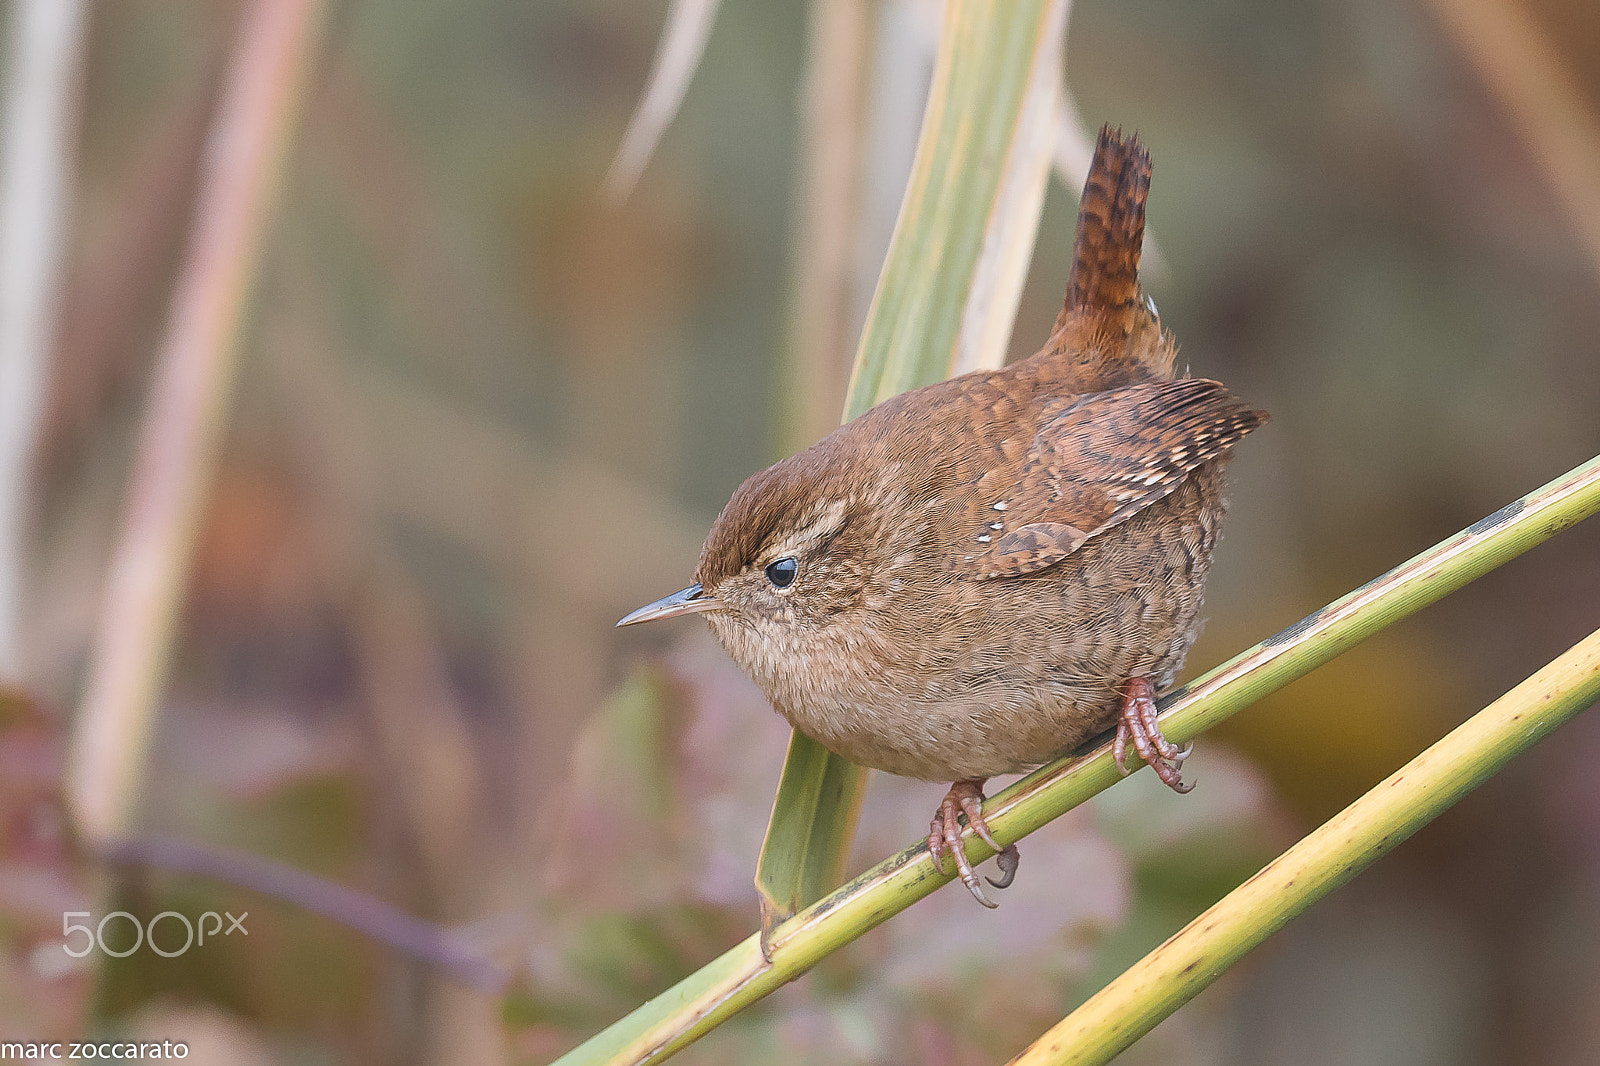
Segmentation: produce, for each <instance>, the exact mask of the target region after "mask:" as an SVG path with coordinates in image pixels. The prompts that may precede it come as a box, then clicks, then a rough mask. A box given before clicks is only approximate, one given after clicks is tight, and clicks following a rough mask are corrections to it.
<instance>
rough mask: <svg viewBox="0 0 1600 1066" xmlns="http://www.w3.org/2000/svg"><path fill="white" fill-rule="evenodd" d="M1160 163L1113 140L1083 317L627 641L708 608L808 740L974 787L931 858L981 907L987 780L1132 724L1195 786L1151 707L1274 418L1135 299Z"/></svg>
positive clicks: (868, 459) (1069, 318)
mask: <svg viewBox="0 0 1600 1066" xmlns="http://www.w3.org/2000/svg"><path fill="white" fill-rule="evenodd" d="M1149 188H1150V156H1149V154H1148V153H1147V152H1146V151H1145V150H1144V148H1143V146H1142V145H1141V144H1140V143H1139V139H1138V137H1137V135H1134V136H1130V137H1128V138H1127V139H1124V138H1123V137H1122V135H1121V133H1120V131H1118V132H1113V131H1112V130H1111V129H1110V128H1109V127H1108V128H1105V129H1102V130H1101V131H1100V137H1099V140H1098V143H1097V144H1096V146H1095V153H1094V161H1093V163H1092V165H1091V167H1090V170H1089V177H1088V180H1087V181H1086V183H1085V185H1084V190H1083V199H1082V201H1081V204H1080V207H1079V212H1078V228H1077V238H1076V241H1075V243H1074V246H1073V252H1072V272H1071V280H1070V282H1069V285H1068V290H1067V297H1066V305H1065V307H1064V308H1063V309H1062V311H1061V313H1060V314H1059V315H1058V316H1057V318H1056V322H1055V326H1054V328H1053V329H1052V330H1051V333H1050V337H1049V339H1048V340H1047V341H1046V342H1045V345H1044V347H1043V348H1042V349H1041V350H1040V351H1039V352H1038V353H1037V354H1035V355H1033V356H1030V357H1029V358H1027V359H1024V360H1021V361H1020V362H1017V363H1013V364H1012V365H1010V366H1007V367H1005V368H1003V369H1001V370H991V371H977V372H974V373H970V374H964V375H962V376H960V377H957V378H953V379H951V380H949V381H944V382H940V383H939V384H936V385H929V386H927V387H926V388H920V389H916V390H914V391H912V392H908V393H904V394H902V395H900V396H896V397H894V398H892V399H889V400H885V401H884V402H883V403H880V404H879V405H878V406H876V407H874V408H873V409H872V410H870V411H868V412H867V413H866V414H864V415H862V416H861V417H860V418H857V419H855V420H854V421H852V422H850V423H848V424H846V425H844V426H841V427H840V428H839V429H837V430H835V431H834V432H832V433H830V434H829V435H828V436H826V437H824V438H823V439H822V440H821V441H819V442H818V443H816V444H815V445H813V446H812V447H810V448H808V449H806V450H805V451H803V452H801V453H799V454H798V455H795V456H792V457H791V458H788V459H785V460H783V461H782V462H780V463H777V464H775V465H773V466H771V467H768V468H767V469H766V470H763V471H761V472H760V473H758V474H755V475H753V476H751V477H750V478H749V479H748V480H747V481H745V482H744V484H742V485H740V486H739V488H738V489H737V490H736V491H735V492H734V494H733V497H732V499H730V500H729V501H728V505H727V506H726V507H725V508H723V511H722V514H721V515H720V516H718V518H717V520H716V522H715V524H713V526H712V527H711V532H710V535H709V536H708V537H707V538H706V543H705V547H704V549H703V550H702V551H701V554H700V564H699V568H698V570H697V571H696V573H695V583H694V584H693V585H690V586H689V587H688V588H686V589H684V590H682V591H681V592H677V593H674V594H673V595H671V596H668V597H666V598H665V599H662V600H658V601H656V602H655V603H652V604H650V605H649V606H647V607H643V608H640V609H639V610H637V611H635V612H633V613H632V614H630V615H628V616H627V617H626V618H624V619H622V621H621V622H619V623H617V624H618V625H631V624H633V623H636V622H644V621H649V620H652V619H657V618H670V617H673V616H676V615H683V614H690V613H704V615H705V617H706V620H707V622H708V623H709V624H710V626H711V629H712V632H714V633H715V634H716V636H717V639H718V640H719V641H720V642H721V643H722V645H723V647H724V648H726V649H727V651H728V654H729V655H731V656H732V657H733V658H734V660H735V661H736V662H737V663H738V664H739V666H740V667H742V668H743V669H744V671H745V672H746V673H748V674H749V675H750V677H751V678H752V679H754V681H755V682H756V684H757V685H758V686H760V688H761V690H762V691H763V692H764V693H765V694H766V695H767V697H768V698H769V699H770V700H771V701H772V705H773V707H775V708H776V709H777V711H778V712H779V713H780V714H782V715H783V716H784V717H785V718H787V719H788V720H789V721H790V723H792V724H793V725H794V727H795V728H796V729H799V730H800V731H801V732H803V733H805V734H807V735H808V736H810V737H812V738H813V739H815V740H816V741H818V742H819V743H821V744H822V745H823V746H825V747H827V748H828V749H829V750H831V751H834V752H836V753H838V754H839V755H842V756H844V757H845V758H847V759H849V760H851V761H852V762H856V763H860V764H862V765H864V766H869V767H873V768H875V769H879V770H887V771H888V772H890V773H894V774H903V775H907V776H911V777H918V778H923V779H925V780H929V781H941V782H942V781H953V782H955V783H954V784H953V785H952V786H951V788H950V790H949V793H948V794H947V795H946V796H945V798H944V800H943V801H942V802H941V803H940V805H939V809H938V812H937V813H936V814H935V816H934V819H933V823H932V825H931V827H930V832H929V834H928V847H929V849H930V851H931V852H932V853H933V859H934V862H935V864H936V865H937V866H938V867H939V869H940V870H941V871H943V869H944V860H945V857H946V856H947V855H949V856H952V857H953V858H954V860H955V865H956V867H957V869H958V870H959V871H960V875H961V880H962V882H963V883H964V884H965V885H966V886H967V888H968V890H969V891H971V893H972V894H973V896H974V897H976V898H977V899H978V901H979V902H981V903H983V904H984V905H985V906H991V907H992V906H994V904H993V903H992V902H991V901H990V900H989V899H988V898H987V897H986V896H985V894H984V892H983V889H982V887H981V886H980V885H979V882H978V878H977V876H976V875H975V874H974V873H973V870H972V867H971V864H970V862H969V861H968V859H967V855H966V851H965V849H964V848H963V847H962V846H961V841H960V834H961V824H960V819H961V816H962V815H965V817H966V820H967V823H968V824H969V825H970V826H971V827H972V829H973V831H974V832H976V833H977V834H978V835H979V836H981V837H982V838H983V839H984V840H985V841H987V842H988V843H989V844H990V846H992V847H994V848H995V849H996V850H997V851H999V852H1000V856H999V862H1000V869H1001V873H1002V879H1001V880H998V881H994V880H991V884H994V885H995V886H996V887H999V888H1004V887H1005V886H1006V885H1008V884H1010V883H1011V879H1012V877H1013V876H1014V875H1015V872H1016V866H1017V851H1016V847H1015V845H1012V846H1010V847H1008V848H1005V849H1001V848H1000V846H999V844H998V843H997V842H996V841H995V840H994V838H993V836H992V835H991V834H990V831H989V827H988V824H987V823H986V822H985V821H984V817H983V798H984V797H983V791H982V789H983V784H984V782H985V780H987V779H988V778H990V777H993V776H995V775H997V774H1008V773H1015V772H1018V771H1022V770H1027V769H1031V768H1033V767H1036V766H1038V765H1040V764H1042V763H1044V762H1047V761H1049V760H1050V759H1052V758H1053V757H1055V756H1057V755H1059V754H1061V753H1063V752H1065V751H1068V750H1070V749H1072V748H1075V747H1077V746H1078V745H1080V744H1082V743H1083V742H1084V741H1085V740H1087V739H1089V738H1091V737H1093V736H1095V735H1097V734H1099V733H1101V732H1103V731H1105V730H1108V729H1110V728H1111V727H1112V726H1113V725H1115V727H1116V734H1115V738H1114V740H1113V754H1114V755H1115V757H1116V761H1117V765H1118V766H1119V767H1120V768H1122V770H1123V772H1124V773H1126V772H1127V765H1126V761H1125V760H1126V753H1127V748H1128V747H1129V746H1130V745H1131V746H1132V747H1133V749H1134V751H1135V752H1136V753H1137V754H1138V755H1139V757H1140V758H1141V759H1142V760H1143V761H1144V762H1146V763H1147V764H1148V765H1149V766H1150V767H1151V768H1152V769H1153V770H1154V771H1155V772H1156V774H1157V775H1159V776H1160V778H1161V780H1162V781H1163V782H1165V783H1166V784H1167V785H1169V786H1171V787H1172V788H1174V789H1176V790H1178V791H1180V792H1186V791H1188V788H1189V786H1187V785H1185V784H1184V782H1183V780H1182V776H1181V767H1182V763H1183V759H1184V757H1185V756H1186V755H1187V754H1188V749H1187V748H1179V747H1177V746H1176V745H1174V744H1172V743H1171V742H1169V741H1168V740H1167V739H1166V738H1165V737H1163V736H1162V734H1161V729H1160V726H1159V724H1158V722H1157V720H1156V706H1155V702H1154V700H1155V693H1156V692H1157V691H1159V690H1161V689H1162V688H1164V687H1166V686H1168V685H1170V684H1171V683H1172V679H1173V677H1174V675H1175V674H1176V673H1177V672H1178V670H1179V669H1180V668H1181V667H1182V665H1183V660H1184V656H1185V654H1187V652H1188V650H1189V645H1190V644H1191V643H1192V642H1193V641H1194V638H1195V635H1196V630H1197V623H1196V613H1197V612H1198V610H1199V608H1200V601H1201V596H1202V593H1203V592H1204V589H1205V582H1206V574H1207V571H1208V570H1209V569H1210V565H1211V552H1212V548H1213V547H1214V546H1215V544H1216V540H1217V527H1218V523H1219V521H1220V519H1221V518H1222V514H1223V511H1224V508H1225V503H1224V500H1223V496H1222V489H1223V480H1222V470H1221V467H1222V465H1223V463H1224V462H1225V461H1226V460H1227V458H1228V456H1229V452H1230V449H1231V448H1232V447H1233V445H1234V444H1235V443H1237V442H1238V440H1239V439H1240V438H1241V437H1243V436H1244V435H1245V434H1246V433H1249V432H1250V431H1251V430H1253V429H1255V428H1256V427H1257V426H1259V425H1261V424H1262V423H1263V422H1265V421H1266V419H1267V415H1266V413H1265V412H1264V411H1258V410H1255V409H1253V408H1251V407H1250V406H1248V405H1247V404H1245V403H1243V402H1241V401H1240V400H1239V399H1237V398H1236V397H1234V396H1233V395H1232V394H1231V393H1230V392H1229V391H1228V390H1227V389H1226V388H1224V387H1223V386H1222V385H1221V384H1220V383H1218V382H1215V381H1208V380H1205V379H1200V378H1188V377H1176V376H1175V375H1174V363H1175V360H1176V357H1177V346H1176V344H1175V342H1174V341H1173V338H1172V336H1171V334H1169V333H1167V332H1166V331H1164V330H1163V329H1162V327H1161V322H1160V319H1159V318H1158V316H1157V314H1156V308H1155V304H1154V303H1153V302H1152V301H1151V300H1150V299H1149V298H1148V297H1146V296H1145V294H1144V291H1143V289H1142V287H1141V286H1140V282H1139V254H1140V247H1141V245H1142V243H1143V240H1144V217H1145V200H1146V197H1147V196H1148V194H1149Z"/></svg>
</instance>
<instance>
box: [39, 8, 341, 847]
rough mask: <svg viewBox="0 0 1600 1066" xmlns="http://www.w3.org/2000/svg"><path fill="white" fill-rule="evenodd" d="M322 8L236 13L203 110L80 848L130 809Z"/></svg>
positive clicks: (91, 696)
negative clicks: (210, 116)
mask: <svg viewBox="0 0 1600 1066" xmlns="http://www.w3.org/2000/svg"><path fill="white" fill-rule="evenodd" d="M322 7H323V3H322V0H257V2H256V3H254V4H253V5H251V7H250V8H249V9H248V10H247V11H246V12H245V15H244V20H243V27H242V30H241V34H240V39H239V44H238V50H237V52H236V53H235V55H234V57H233V60H232V66H231V70H230V72H229V75H228V80H227V84H226V86H225V88H224V91H223V95H222V99H221V101H220V103H219V105H218V110H217V116H216V121H215V125H214V127H213V129H212V135H211V141H210V144H209V145H208V152H207V158H206V161H205V165H204V172H203V175H202V179H201V189H200V195H199V200H198V202H197V204H196V206H195V218H194V229H193V231H192V233H191V234H190V237H189V244H188V248H187V250H186V251H185V255H184V265H183V271H182V273H181V275H180V276H179V278H178V283H177V287H176V289H175V291H174V292H173V296H172V311H171V318H170V319H169V321H168V323H167V328H166V334H165V336H164V337H163V339H162V343H161V348H160V351H159V352H158V354H157V357H156V367H155V372H154V380H153V381H152V383H151V392H150V400H149V404H148V408H147V410H146V413H145V418H144V423H143V425H142V426H141V427H140V433H139V440H138V443H137V445H136V448H135V451H134V457H133V465H132V469H131V471H130V473H129V478H128V482H129V486H128V499H127V502H126V504H125V509H124V513H123V518H122V526H121V529H120V531H119V533H118V537H117V543H116V546H115V548H114V549H113V554H112V559H111V567H110V573H109V575H108V576H107V579H106V592H105V600H104V603H103V604H102V606H101V609H100V617H99V622H98V627H97V632H96V636H95V647H94V653H93V655H92V656H91V659H90V663H89V671H88V680H87V684H86V691H85V694H84V697H83V705H82V710H81V712H80V713H79V716H78V720H77V722H76V723H75V725H74V727H73V732H72V739H71V751H70V754H69V757H68V768H67V795H68V799H69V802H70V804H71V807H72V812H73V815H74V816H75V818H76V821H77V829H78V831H79V832H80V833H81V834H82V835H83V836H85V837H86V838H88V839H89V840H91V841H93V840H100V839H104V838H107V837H110V836H113V835H116V834H118V833H121V832H123V831H124V830H125V829H126V828H127V826H128V824H129V823H130V821H131V819H132V816H133V812H134V809H135V806H136V803H137V800H138V796H139V792H140V787H141V784H142V774H143V770H144V762H145V756H146V754H147V752H148V750H149V746H150V740H151V737H152V735H153V731H154V725H155V712H156V696H157V689H158V687H159V685H160V679H161V674H162V670H163V669H164V666H165V662H166V657H167V653H168V649H169V647H170V644H171V641H172V635H173V630H174V628H175V623H176V618H177V612H178V607H179V603H180V600H181V597H182V592H183V584H184V574H185V572H186V571H187V569H188V566H189V558H190V554H191V552H192V549H193V544H194V537H195V530H196V528H197V526H198V524H199V518H200V509H201V506H202V504H203V501H204V498H205V491H206V487H207V485H208V483H209V482H210V479H211V476H212V473H213V470H214V469H215V464H216V461H217V454H218V450H219V446H220V443H221V439H222V428H223V422H224V416H225V414H226V409H227V400H228V395H229V383H230V381H231V378H232V375H233V368H234V354H235V348H236V338H237V335H238V331H239V326H240V322H241V320H242V318H243V315H244V311H245V306H246V300H247V298H248V296H249V293H250V285H251V281H252V279H253V278H254V275H255V268H256V265H257V262H258V260H259V254H260V248H261V241H262V234H263V232H264V230H265V227H266V221H267V217H268V213H269V211H270V208H271V204H272V200H273V193H274V191H275V188H276V185H277V177H278V174H279V171H280V170H281V168H282V164H283V160H284V158H285V156H286V155H287V153H288V146H289V143H290V141H291V139H292V137H293V134H294V130H295V125H296V120H297V119H298V117H299V115H300V111H301V108H300V104H301V102H302V98H303V92H304V88H305V83H306V79H307V74H308V71H309V69H310V66H311V62H312V58H313V56H314V54H315V46H316V44H317V42H318V30H319V29H320V25H321V21H320V16H321V13H322Z"/></svg>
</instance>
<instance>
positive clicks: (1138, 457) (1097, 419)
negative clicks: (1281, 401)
mask: <svg viewBox="0 0 1600 1066" xmlns="http://www.w3.org/2000/svg"><path fill="white" fill-rule="evenodd" d="M1266 419H1267V415H1266V412H1264V411H1257V410H1254V409H1253V408H1251V407H1249V406H1248V405H1246V404H1245V403H1244V402H1242V401H1241V400H1239V399H1238V398H1237V397H1235V396H1234V395H1233V394H1232V393H1230V392H1229V391H1228V390H1227V389H1226V388H1224V387H1223V386H1222V385H1221V384H1220V383H1219V382H1215V381H1208V380H1205V379H1203V378H1185V379H1182V380H1179V381H1156V382H1146V383H1143V384H1139V385H1130V386H1128V387H1126V388H1121V389H1114V390H1112V391H1110V392H1100V393H1094V394H1092V395H1089V396H1081V397H1075V398H1073V399H1071V400H1069V401H1066V402H1065V404H1064V405H1063V406H1062V407H1060V408H1059V409H1057V410H1055V411H1051V412H1047V414H1046V417H1045V419H1044V422H1043V424H1042V425H1041V426H1040V428H1039V430H1038V433H1037V435H1036V436H1035V437H1034V440H1033V445H1032V447H1031V448H1030V449H1029V452H1028V458H1027V461H1026V463H1025V464H1024V466H1023V470H1022V474H1021V476H1020V477H1015V478H1008V479H1006V480H1008V481H1010V484H1009V485H1006V486H1004V487H1002V486H1001V485H1000V484H999V479H994V480H992V481H991V479H989V478H984V479H983V481H985V482H990V484H989V485H984V484H983V482H980V483H979V485H978V497H977V498H976V499H975V500H974V502H973V505H972V507H971V514H972V525H973V530H972V540H971V541H970V542H969V544H970V548H971V549H975V550H973V551H972V552H971V555H970V557H969V556H968V555H967V554H966V553H965V552H962V554H960V555H958V556H957V557H956V561H957V565H958V566H959V567H960V568H961V569H963V570H965V571H967V572H968V573H971V574H973V575H974V576H976V577H980V578H1000V577H1017V576H1020V575H1022V574H1028V573H1032V572H1033V571H1036V570H1041V569H1043V568H1044V567H1047V566H1051V565H1053V564H1055V563H1058V562H1060V561H1061V560H1062V559H1064V558H1066V557H1067V556H1068V555H1070V554H1072V553H1073V552H1074V551H1077V550H1078V548H1079V547H1080V546H1082V544H1083V543H1084V542H1085V541H1087V540H1088V539H1089V538H1090V537H1093V536H1096V535H1098V534H1100V533H1104V532H1105V531H1106V530H1108V529H1110V528H1112V527H1113V526H1115V525H1117V524H1118V523H1120V522H1123V521H1125V520H1126V519H1128V518H1130V517H1132V516H1133V515H1135V514H1138V513H1139V512H1140V511H1142V510H1144V508H1146V507H1148V506H1150V505H1151V504H1152V503H1155V502H1156V501H1157V500H1159V499H1161V498H1162V497H1164V496H1166V495H1167V494H1168V493H1170V492H1172V490H1173V489H1175V488H1177V487H1178V485H1179V484H1180V483H1181V482H1182V481H1183V479H1184V477H1185V476H1187V475H1188V473H1189V472H1190V471H1191V470H1193V469H1195V468H1196V467H1198V466H1200V465H1201V464H1202V463H1205V462H1209V461H1210V460H1212V459H1215V458H1216V457H1217V456H1219V455H1221V454H1222V453H1223V452H1225V451H1226V450H1227V449H1228V448H1230V447H1232V446H1233V445H1234V443H1236V442H1237V441H1238V440H1239V439H1240V438H1241V437H1243V436H1244V435H1245V434H1246V433H1249V432H1250V431H1251V430H1253V429H1255V428H1256V427H1257V426H1259V425H1261V424H1262V423H1263V422H1265V421H1266ZM986 490H987V491H986ZM990 496H993V497H994V498H993V499H992V500H990V499H989V497H990Z"/></svg>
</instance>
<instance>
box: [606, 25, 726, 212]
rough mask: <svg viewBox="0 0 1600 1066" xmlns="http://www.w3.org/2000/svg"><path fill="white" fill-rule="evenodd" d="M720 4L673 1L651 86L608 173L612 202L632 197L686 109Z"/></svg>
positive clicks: (646, 91)
mask: <svg viewBox="0 0 1600 1066" xmlns="http://www.w3.org/2000/svg"><path fill="white" fill-rule="evenodd" d="M717 4H718V0H672V7H671V9H670V10H668V12H667V24H666V27H665V28H664V29H663V30H662V31H661V44H660V45H659V46H658V47H657V48H656V59H655V63H654V65H653V66H652V67H651V68H650V82H649V84H648V85H647V86H645V90H644V95H643V96H641V97H640V98H639V106H638V107H637V108H636V109H635V110H634V112H633V117H632V118H630V119H629V120H628V129H627V132H626V133H624V134H623V135H622V145H621V147H619V148H618V149H617V156H616V158H615V159H613V160H612V161H611V169H610V170H609V171H608V172H607V173H606V180H605V186H604V188H605V194H606V196H607V197H609V198H610V199H612V200H626V199H627V198H628V194H629V193H630V192H632V191H633V187H634V185H636V184H638V181H639V175H641V174H643V173H644V168H645V164H647V163H649V162H650V156H651V155H653V154H654V153H655V150H656V145H657V144H658V143H660V141H661V134H662V133H663V132H665V131H666V128H667V125H668V123H670V122H671V121H672V119H673V116H675V115H676V114H677V113H678V108H679V106H681V105H682V104H683V94H684V93H686V92H688V91H689V82H690V80H691V79H693V78H694V72H695V68H696V67H698V66H699V65H700V56H701V55H702V54H703V53H704V52H705V49H706V38H708V37H710V36H711V24H712V23H713V22H715V21H716V18H717Z"/></svg>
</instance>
